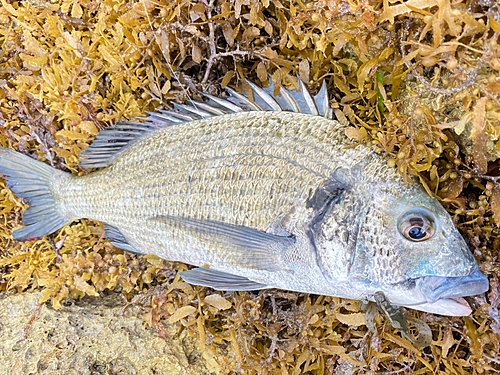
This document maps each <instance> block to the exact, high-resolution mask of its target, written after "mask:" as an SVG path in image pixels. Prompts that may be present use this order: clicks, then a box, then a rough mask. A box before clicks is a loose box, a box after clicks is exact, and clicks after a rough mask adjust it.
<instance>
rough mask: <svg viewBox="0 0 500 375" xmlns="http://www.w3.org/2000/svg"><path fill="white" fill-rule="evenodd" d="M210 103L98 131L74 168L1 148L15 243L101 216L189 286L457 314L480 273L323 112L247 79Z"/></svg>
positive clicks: (304, 97) (460, 246) (389, 172)
mask: <svg viewBox="0 0 500 375" xmlns="http://www.w3.org/2000/svg"><path fill="white" fill-rule="evenodd" d="M249 85H250V87H251V91H252V95H251V96H253V100H250V99H249V98H248V96H247V95H246V94H242V93H240V92H237V91H236V90H234V89H231V88H227V92H228V95H227V96H225V97H215V96H211V95H208V94H204V96H205V97H206V100H205V101H194V100H190V101H188V102H187V103H185V104H174V108H173V109H172V110H159V111H156V112H148V117H145V118H144V119H143V120H142V121H140V120H137V121H122V122H119V123H117V124H116V125H114V126H111V127H109V128H106V129H104V130H102V131H101V132H100V133H99V134H98V135H97V137H96V139H95V140H94V141H93V143H92V144H91V145H90V146H89V147H88V148H87V149H85V150H84V151H83V152H82V153H81V154H80V163H81V166H82V167H83V168H89V169H91V168H97V170H95V171H93V172H90V173H88V174H85V175H82V176H76V175H72V174H71V173H68V172H64V171H61V170H58V169H55V168H53V167H51V166H49V165H47V164H45V163H43V162H40V161H37V160H34V159H32V158H30V157H28V156H26V155H23V154H21V153H18V152H16V151H14V150H11V149H6V148H1V149H0V173H1V174H2V175H4V176H5V179H6V181H7V187H8V188H9V189H11V190H12V191H13V192H14V193H15V194H16V195H17V196H18V197H20V198H22V199H24V200H25V201H26V202H27V203H28V204H29V207H28V208H27V209H26V210H25V212H24V214H23V218H22V225H23V226H24V227H22V228H19V229H16V230H14V231H13V234H12V235H13V238H14V239H15V240H20V241H26V240H33V239H37V238H41V237H43V236H45V235H48V234H51V233H53V232H54V231H56V230H58V229H59V228H61V227H63V226H64V225H67V224H69V223H71V222H72V221H74V220H77V219H81V218H87V219H91V220H97V221H101V222H102V223H103V225H104V229H105V232H106V236H107V238H108V239H109V240H110V241H111V242H112V243H113V244H114V245H115V246H116V247H118V248H120V249H123V250H124V251H129V252H132V253H136V254H154V255H156V256H158V257H160V258H163V259H166V260H169V261H177V262H184V263H187V264H190V265H193V266H195V268H193V269H190V270H188V271H184V272H182V273H181V274H180V275H181V277H182V278H183V280H184V281H186V282H188V283H191V284H194V285H201V286H205V287H210V288H214V289H217V290H225V291H252V290H261V289H268V288H278V289H284V290H290V291H295V292H303V293H312V294H319V295H327V296H335V297H341V298H348V299H354V300H360V301H374V300H375V296H376V295H377V294H379V295H383V296H384V297H385V299H386V301H388V303H390V304H393V305H395V306H402V307H408V308H412V309H416V310H421V311H425V312H430V313H435V314H441V315H449V316H466V315H469V314H470V313H471V311H472V310H471V307H470V306H469V304H468V303H467V301H466V300H465V299H464V298H463V297H467V296H473V295H477V294H481V293H484V292H486V291H487V290H488V288H489V284H488V279H487V278H486V276H485V275H484V274H483V273H482V272H481V271H480V269H479V266H478V264H477V262H476V261H475V259H474V257H473V255H472V253H471V252H470V250H469V248H468V246H467V244H466V242H465V241H464V239H463V238H462V236H461V235H460V233H459V231H458V230H457V228H456V227H455V225H454V222H453V220H452V218H451V217H450V215H449V214H448V213H447V212H446V210H445V209H444V208H443V206H442V205H441V204H440V203H439V202H438V200H436V199H435V198H433V197H431V196H430V195H429V194H428V193H427V192H426V191H425V189H424V188H423V187H422V186H421V184H420V183H419V182H418V181H417V180H416V179H415V178H413V177H411V178H410V179H409V181H405V180H404V179H403V177H402V176H401V175H400V174H399V173H397V171H396V170H395V169H394V168H391V167H389V166H388V165H387V162H385V159H384V157H383V156H382V155H380V154H378V153H376V152H375V150H374V148H373V147H369V146H367V145H363V144H359V145H357V144H355V143H354V141H353V140H350V139H349V138H348V137H347V136H346V129H347V128H348V126H349V124H341V123H340V122H338V121H336V120H334V119H333V111H332V109H331V108H330V105H329V95H328V91H327V87H326V84H325V83H323V86H322V87H321V90H320V91H319V92H318V94H317V95H315V96H312V95H311V94H310V92H309V90H308V88H307V87H306V85H305V84H304V83H303V82H302V81H301V80H300V79H298V86H299V88H298V90H287V89H285V88H279V89H278V90H277V91H278V95H274V90H275V87H274V86H275V83H274V82H273V81H272V80H270V85H269V87H267V88H261V87H259V86H257V85H256V84H254V83H252V82H249Z"/></svg>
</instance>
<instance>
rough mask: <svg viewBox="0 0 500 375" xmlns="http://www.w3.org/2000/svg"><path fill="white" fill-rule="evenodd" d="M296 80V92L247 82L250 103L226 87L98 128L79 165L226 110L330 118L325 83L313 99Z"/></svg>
mask: <svg viewBox="0 0 500 375" xmlns="http://www.w3.org/2000/svg"><path fill="white" fill-rule="evenodd" d="M297 80H298V84H299V91H289V90H286V89H285V88H283V87H280V90H279V93H278V96H277V97H274V96H273V95H272V93H273V92H274V82H273V81H272V79H270V85H269V87H268V88H266V89H262V88H260V87H258V86H257V85H255V84H254V83H252V82H248V83H249V85H250V87H251V89H252V93H253V95H254V99H255V100H256V103H254V102H251V101H250V100H249V99H248V98H247V97H246V95H244V94H241V93H239V92H237V91H235V90H233V89H231V88H230V87H227V88H226V91H227V92H228V93H229V96H228V97H227V98H217V97H214V96H212V95H209V94H203V95H204V96H205V97H207V98H208V99H209V102H208V103H207V102H203V103H202V102H196V101H193V100H189V102H188V104H174V109H173V110H170V111H168V110H163V109H160V110H158V111H156V112H149V111H147V112H146V113H147V114H148V115H149V116H148V117H146V118H144V119H142V120H146V122H144V123H139V122H132V121H122V122H119V123H118V124H116V125H115V126H112V127H110V128H107V129H105V130H103V131H101V132H100V133H99V134H98V135H97V137H96V139H95V140H94V142H93V143H92V145H91V146H89V147H88V148H87V149H85V150H84V151H83V152H82V153H81V154H80V159H81V161H80V164H81V166H82V167H84V168H100V167H106V166H108V165H110V164H111V163H112V162H113V161H114V160H115V158H116V157H117V156H118V155H119V154H120V153H122V152H123V151H124V150H126V149H127V148H128V147H130V146H131V145H132V144H133V143H134V142H135V141H136V140H137V139H139V138H141V137H143V136H144V135H145V134H147V133H151V132H154V131H156V130H157V129H158V128H161V127H165V126H172V125H177V124H180V123H183V122H189V121H194V120H199V119H202V118H209V117H213V116H220V115H224V114H227V113H236V112H242V111H262V110H273V111H293V112H298V113H308V114H311V115H316V116H324V117H326V118H329V119H331V118H332V114H333V111H332V109H331V108H330V107H329V102H328V91H327V87H326V84H325V83H324V82H323V86H322V87H321V90H320V91H319V93H318V94H317V95H316V96H315V97H314V98H313V97H312V96H311V94H310V93H309V90H308V89H307V87H306V85H305V84H304V83H303V82H302V81H301V80H300V78H299V77H298V76H297Z"/></svg>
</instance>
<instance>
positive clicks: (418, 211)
mask: <svg viewBox="0 0 500 375" xmlns="http://www.w3.org/2000/svg"><path fill="white" fill-rule="evenodd" d="M398 230H399V233H400V234H401V235H402V236H403V237H404V238H406V239H407V240H409V241H413V242H422V241H426V240H428V239H430V238H432V237H433V236H434V234H435V232H436V220H435V218H434V215H432V213H431V212H429V211H428V210H426V209H424V208H420V207H415V208H412V209H410V210H408V211H406V212H405V213H404V214H403V215H401V216H400V217H399V219H398Z"/></svg>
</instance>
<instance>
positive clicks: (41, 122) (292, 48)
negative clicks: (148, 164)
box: [0, 0, 500, 374]
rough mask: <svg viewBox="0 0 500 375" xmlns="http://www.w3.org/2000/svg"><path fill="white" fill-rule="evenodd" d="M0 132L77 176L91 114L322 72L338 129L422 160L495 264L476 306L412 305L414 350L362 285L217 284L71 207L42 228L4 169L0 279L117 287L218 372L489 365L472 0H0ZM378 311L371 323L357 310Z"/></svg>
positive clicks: (493, 122) (6, 140) (498, 197)
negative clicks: (22, 234)
mask: <svg viewBox="0 0 500 375" xmlns="http://www.w3.org/2000/svg"><path fill="white" fill-rule="evenodd" d="M0 1H1V4H2V6H1V7H0V47H1V48H0V123H1V124H0V125H1V126H0V145H1V146H4V147H10V148H14V149H16V150H18V151H20V152H22V153H25V154H28V155H30V156H32V157H35V158H37V159H38V160H41V161H45V162H47V163H49V164H51V165H53V166H55V167H57V168H59V169H62V170H66V171H71V172H72V173H74V174H78V175H83V174H85V173H88V171H87V170H84V169H83V168H81V167H80V165H79V164H78V155H79V154H80V153H81V152H82V150H84V149H85V148H86V147H87V146H88V145H89V144H90V143H91V142H92V140H93V139H94V137H95V136H96V134H97V133H98V131H99V130H100V129H103V128H106V127H108V126H111V125H113V124H115V123H116V122H118V121H120V120H124V119H133V118H134V117H136V116H142V115H144V114H145V113H146V111H152V110H155V109H157V108H164V107H169V106H170V103H171V102H173V101H176V102H183V101H184V100H186V99H187V98H195V99H201V95H200V94H199V93H200V92H201V91H203V92H208V93H210V94H213V95H221V94H222V91H223V90H224V88H225V87H226V86H228V85H231V86H232V87H235V88H236V89H237V90H240V91H245V92H247V93H249V94H250V89H249V87H248V85H247V84H246V82H245V79H246V78H250V79H251V80H253V81H255V82H257V83H260V84H261V85H267V84H268V79H269V78H268V77H269V75H271V76H272V78H273V79H274V80H275V81H276V88H277V89H278V88H279V87H280V86H286V87H289V88H293V87H297V78H296V75H297V74H298V75H299V77H300V79H302V80H303V81H305V82H307V83H308V84H309V86H310V88H311V90H312V91H316V90H318V89H319V86H320V84H321V82H322V81H323V80H325V81H326V82H327V84H328V86H329V91H330V92H332V93H333V97H332V98H331V101H330V105H331V107H332V109H333V111H334V116H335V118H336V119H337V120H338V121H340V122H342V123H344V124H350V128H349V129H348V130H347V131H346V135H347V136H348V137H349V138H351V139H355V140H356V141H358V142H359V143H364V144H366V145H368V146H371V147H373V148H374V150H375V151H376V152H379V153H381V154H382V155H385V156H386V158H385V159H384V160H385V161H384V162H387V163H388V165H390V166H393V167H395V168H397V169H398V171H399V172H400V173H402V174H403V175H404V176H408V175H412V176H417V177H418V178H419V179H420V181H421V182H422V184H423V185H424V186H425V187H426V189H427V191H428V192H429V194H431V195H433V196H435V197H436V198H437V199H439V200H440V201H441V202H442V203H443V204H444V206H445V207H446V208H447V209H448V211H449V212H450V213H451V214H452V216H453V219H454V220H455V222H456V224H457V226H458V227H459V229H460V230H461V232H462V234H463V235H464V237H465V239H466V240H467V242H468V243H469V244H470V247H471V249H472V251H473V253H474V256H475V257H476V259H477V260H478V262H479V264H480V267H481V270H482V271H483V272H484V273H485V274H487V275H488V277H489V279H490V284H491V289H490V292H489V293H488V294H487V295H486V296H477V297H473V298H469V301H470V303H471V304H472V305H473V307H474V310H475V311H474V313H473V315H472V316H471V317H468V318H450V317H441V316H435V315H432V314H425V313H419V312H416V311H409V312H408V319H414V321H416V320H419V321H422V322H425V323H426V324H427V325H429V326H430V328H431V330H432V341H431V344H430V346H428V347H427V348H425V349H420V348H418V347H416V346H415V345H414V344H412V343H411V342H410V341H409V340H407V339H406V338H405V337H404V336H402V335H401V334H400V332H398V331H397V330H395V329H394V328H393V327H392V326H391V324H390V322H388V321H387V320H386V319H384V318H382V317H381V316H376V317H374V318H373V321H372V322H371V321H370V320H367V318H366V317H365V314H364V313H363V312H362V310H361V309H360V306H359V303H358V302H356V301H349V300H342V299H339V298H333V297H325V296H313V295H306V294H301V293H291V292H284V291H275V290H273V291H261V292H255V293H250V292H236V293H218V292H214V291H213V290H210V289H206V288H201V287H193V286H190V285H188V284H186V283H184V282H182V281H181V280H180V278H179V276H178V275H177V272H178V271H183V270H186V269H188V267H187V266H186V265H184V264H180V263H171V262H166V261H163V260H161V259H158V258H156V257H153V256H145V257H138V256H136V255H133V254H129V253H124V252H123V251H121V250H119V249H116V248H114V247H113V246H112V245H111V243H110V242H109V241H108V240H107V239H106V238H105V235H104V230H103V228H102V226H101V224H100V223H96V222H91V221H88V220H79V221H77V222H74V223H72V224H70V225H68V226H66V227H64V228H63V229H61V230H60V231H58V232H56V233H54V234H52V235H50V236H48V237H46V238H44V239H42V240H39V241H34V242H26V243H19V242H15V241H14V240H13V239H12V236H11V233H12V230H13V229H15V228H16V227H18V226H19V225H20V219H21V215H22V212H23V211H24V209H25V208H26V205H25V204H24V203H23V202H22V201H20V200H19V199H17V198H16V197H15V196H14V195H13V194H12V192H11V191H10V190H8V189H6V187H5V183H4V182H3V180H0V184H1V187H0V189H1V190H0V215H1V221H0V247H1V250H0V289H1V290H9V291H16V292H23V291H25V290H29V289H33V288H39V289H41V291H42V295H43V298H42V301H50V302H51V303H52V305H53V306H54V307H55V308H64V307H63V304H64V301H65V300H67V299H69V298H80V297H83V296H85V295H100V294H103V293H106V292H107V291H110V290H114V291H119V292H121V293H122V294H123V296H124V300H126V303H127V305H126V306H129V305H131V304H133V305H135V306H138V307H140V308H141V309H143V312H144V324H145V326H146V327H149V326H151V327H153V328H154V329H156V330H157V331H158V334H159V335H160V336H162V332H164V324H166V323H167V322H168V323H169V324H177V325H178V326H179V330H188V331H189V332H191V333H192V334H193V335H198V336H199V337H200V339H201V345H202V351H203V353H204V354H203V356H204V358H205V359H206V361H207V363H209V364H210V366H211V367H212V368H213V369H214V371H216V372H218V373H231V372H232V371H233V372H242V373H247V374H264V373H266V374H269V373H281V374H288V373H290V374H299V373H300V374H334V373H340V372H345V373H356V374H364V373H366V374H375V373H381V374H384V373H386V374H394V373H404V372H407V373H415V374H422V373H431V372H432V373H453V374H473V373H485V372H498V371H500V363H499V362H500V360H499V358H498V354H497V353H499V352H500V333H499V328H498V325H499V324H500V323H499V321H498V301H499V297H498V287H499V282H498V279H499V270H500V267H499V259H498V258H499V254H498V252H499V249H500V203H499V202H500V185H499V180H500V164H499V163H498V156H499V153H500V124H499V118H500V109H499V108H500V102H499V93H500V80H499V71H500V46H499V45H498V35H499V33H500V15H499V9H498V4H497V3H496V2H494V1H488V0H485V1H474V0H456V1H453V2H450V1H449V0H436V1H434V0H433V1H427V0H426V1H424V0H408V1H406V2H403V1H400V2H396V1H390V0H369V1H361V0H352V1H341V0H319V1H302V0H217V1H216V0H200V1H196V0H157V1H151V0H133V1H123V0H102V1H95V0H77V1H73V0H72V1H69V0H54V1H45V0H29V1H24V2H20V1H13V0H0ZM368 325H369V326H370V327H371V329H368V327H367V326H368Z"/></svg>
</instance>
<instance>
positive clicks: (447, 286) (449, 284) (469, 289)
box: [418, 271, 490, 303]
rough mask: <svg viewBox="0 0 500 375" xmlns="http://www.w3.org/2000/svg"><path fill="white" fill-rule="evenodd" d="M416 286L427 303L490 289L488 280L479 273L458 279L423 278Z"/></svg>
mask: <svg viewBox="0 0 500 375" xmlns="http://www.w3.org/2000/svg"><path fill="white" fill-rule="evenodd" d="M418 284H419V287H420V292H421V293H422V295H423V296H424V298H425V299H426V301H427V302H428V303H434V302H436V301H437V300H440V299H443V300H444V299H452V298H460V297H467V296H474V295H477V294H481V293H484V292H486V291H488V289H489V288H490V286H489V282H488V278H487V277H486V276H485V275H484V274H483V273H482V272H481V271H476V272H474V273H473V274H470V275H468V276H459V277H446V276H425V277H423V278H422V279H421V280H419V283H418Z"/></svg>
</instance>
